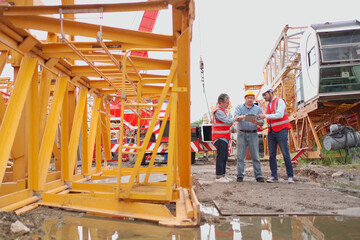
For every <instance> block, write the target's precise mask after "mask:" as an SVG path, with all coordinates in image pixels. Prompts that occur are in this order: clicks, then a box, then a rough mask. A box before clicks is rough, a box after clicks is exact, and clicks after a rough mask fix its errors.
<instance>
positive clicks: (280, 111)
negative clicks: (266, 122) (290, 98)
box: [265, 98, 286, 119]
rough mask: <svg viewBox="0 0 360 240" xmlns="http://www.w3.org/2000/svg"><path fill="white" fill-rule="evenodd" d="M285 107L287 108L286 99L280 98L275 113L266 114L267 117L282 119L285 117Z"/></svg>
mask: <svg viewBox="0 0 360 240" xmlns="http://www.w3.org/2000/svg"><path fill="white" fill-rule="evenodd" d="M273 104H274V103H273ZM275 107H276V106H275ZM285 108H286V104H285V102H284V100H283V99H281V98H279V100H278V105H277V108H276V111H275V113H273V114H265V118H267V119H280V118H283V117H284V114H285Z"/></svg>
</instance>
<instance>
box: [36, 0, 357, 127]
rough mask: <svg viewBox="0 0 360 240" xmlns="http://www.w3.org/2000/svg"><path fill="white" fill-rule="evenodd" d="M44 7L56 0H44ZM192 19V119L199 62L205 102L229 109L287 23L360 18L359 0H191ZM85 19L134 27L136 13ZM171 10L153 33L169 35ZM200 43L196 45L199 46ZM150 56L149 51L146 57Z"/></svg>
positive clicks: (197, 114)
mask: <svg viewBox="0 0 360 240" xmlns="http://www.w3.org/2000/svg"><path fill="white" fill-rule="evenodd" d="M134 1H136V0H128V1H119V0H117V1H116V0H107V1H100V0H76V3H80V4H82V3H114V2H134ZM43 2H45V4H46V5H53V4H60V2H61V1H60V0H43ZM195 4H196V18H195V22H194V26H193V39H192V44H191V121H196V120H199V119H201V118H202V116H203V115H204V114H205V113H206V112H207V107H206V102H205V97H204V94H203V90H202V84H201V77H200V68H199V60H200V54H201V55H202V57H203V60H204V64H205V86H206V92H207V96H208V101H209V105H210V106H214V105H215V104H216V100H217V97H218V95H219V94H220V93H222V92H224V93H228V94H229V95H230V98H231V102H232V106H233V107H232V112H233V111H234V109H235V107H236V105H238V104H240V103H243V94H244V83H245V82H246V83H248V84H252V83H254V84H257V83H261V82H262V81H263V76H262V68H263V65H264V63H265V61H266V59H267V57H268V56H269V54H270V51H271V49H272V48H273V47H274V44H275V41H276V40H277V38H278V37H279V35H280V33H281V31H282V29H283V28H284V26H285V25H286V24H288V25H289V26H294V27H295V26H308V25H310V24H314V23H323V22H331V21H344V20H354V19H358V20H360V0H342V1H339V0H299V1H291V0H257V1H255V0H254V1H241V0H222V1H216V0H195ZM80 17H81V18H85V20H88V21H89V22H94V23H97V24H100V22H101V23H102V24H104V25H112V26H116V27H121V28H128V29H137V28H138V25H139V23H140V20H141V17H142V14H141V13H126V14H125V16H124V13H122V14H121V17H119V14H118V13H110V14H109V13H108V14H104V19H103V20H100V18H98V19H96V18H95V19H94V18H92V19H86V18H87V16H86V15H84V14H81V15H80ZM170 17H171V11H170V10H162V11H160V13H159V15H158V19H157V22H156V24H155V28H154V32H156V33H162V34H172V30H171V22H169V21H170ZM200 42H201V44H200ZM150 57H151V55H150Z"/></svg>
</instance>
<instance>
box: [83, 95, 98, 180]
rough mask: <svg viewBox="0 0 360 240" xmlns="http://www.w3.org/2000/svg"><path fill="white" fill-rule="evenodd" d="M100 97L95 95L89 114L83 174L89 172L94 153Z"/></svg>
mask: <svg viewBox="0 0 360 240" xmlns="http://www.w3.org/2000/svg"><path fill="white" fill-rule="evenodd" d="M100 103H101V98H100V97H95V99H94V102H93V108H92V114H91V122H90V130H89V137H88V158H87V159H86V162H85V163H83V165H84V174H89V173H90V170H91V163H92V159H93V155H94V147H95V137H96V129H97V127H98V121H99V111H98V109H100Z"/></svg>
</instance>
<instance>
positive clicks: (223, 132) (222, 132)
mask: <svg viewBox="0 0 360 240" xmlns="http://www.w3.org/2000/svg"><path fill="white" fill-rule="evenodd" d="M228 132H229V131H212V133H218V134H225V133H228Z"/></svg>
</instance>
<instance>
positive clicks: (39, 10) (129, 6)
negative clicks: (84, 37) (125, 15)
mask: <svg viewBox="0 0 360 240" xmlns="http://www.w3.org/2000/svg"><path fill="white" fill-rule="evenodd" d="M167 8H168V3H167V2H166V1H151V2H139V3H112V4H79V5H61V6H36V8H34V7H33V6H1V7H0V11H3V14H4V16H23V15H24V16H32V15H49V14H58V13H59V11H60V9H62V10H63V12H68V13H73V14H75V13H77V14H80V13H94V12H130V11H145V10H160V9H167ZM100 9H101V11H100Z"/></svg>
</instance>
